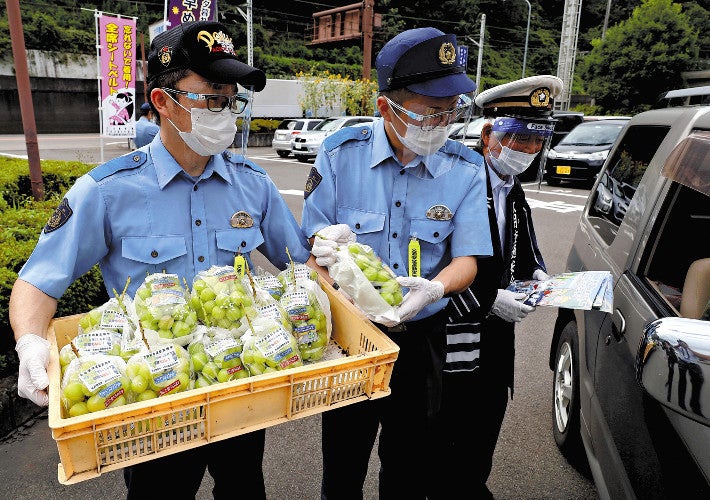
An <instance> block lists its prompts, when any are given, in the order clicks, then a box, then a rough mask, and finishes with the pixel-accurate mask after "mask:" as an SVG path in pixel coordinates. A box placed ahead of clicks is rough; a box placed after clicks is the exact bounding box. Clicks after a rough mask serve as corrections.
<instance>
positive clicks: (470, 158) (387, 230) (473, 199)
mask: <svg viewBox="0 0 710 500" xmlns="http://www.w3.org/2000/svg"><path fill="white" fill-rule="evenodd" d="M482 165H483V158H482V157H481V155H480V154H479V153H477V152H475V151H472V150H470V149H468V148H466V147H465V146H464V145H463V144H461V143H458V142H455V141H451V140H449V141H447V143H446V144H445V145H444V146H443V147H442V148H441V149H440V150H439V151H437V152H436V153H434V154H432V155H430V156H427V157H422V156H417V157H416V158H415V159H414V160H412V161H411V162H410V163H409V164H407V165H405V166H403V165H402V164H401V163H400V162H399V161H398V160H397V158H396V157H395V156H394V152H393V150H392V147H391V146H390V144H389V141H388V140H387V136H386V134H385V130H384V120H383V119H378V120H375V122H373V123H372V124H371V125H369V124H368V125H365V126H354V127H347V128H345V129H342V130H341V131H338V132H336V133H335V134H333V135H331V136H329V137H328V138H326V140H325V141H324V142H323V146H322V147H321V150H320V151H319V153H318V156H317V157H316V162H315V166H314V167H313V169H312V170H311V174H310V175H309V178H308V181H307V183H306V193H305V201H304V205H303V218H302V224H301V228H302V230H303V232H304V233H305V235H306V236H309V237H310V236H312V235H313V234H314V233H315V232H316V231H319V230H320V229H323V228H324V227H326V226H329V225H332V224H340V223H343V224H347V225H348V226H350V228H351V229H352V230H353V232H354V233H355V234H356V235H357V241H358V242H359V243H364V244H366V245H369V246H370V247H372V249H373V250H374V251H375V253H377V255H378V256H379V257H380V258H381V259H382V260H383V261H384V262H385V263H386V264H387V265H389V266H390V267H391V268H392V270H393V271H394V272H395V273H397V275H399V276H406V275H407V273H408V260H407V254H408V252H407V248H408V245H409V240H410V238H412V237H416V238H417V239H418V240H419V243H420V246H421V276H422V277H423V278H427V279H432V278H434V277H435V276H436V275H437V274H438V273H439V272H440V271H441V270H442V269H443V268H444V267H446V266H447V265H448V264H449V263H450V262H451V259H452V258H453V257H462V256H487V255H492V253H493V247H492V245H491V238H490V229H489V227H488V211H487V207H486V175H485V170H484V169H483V168H482ZM437 206H443V207H445V212H448V213H449V214H451V215H452V217H451V218H450V220H444V219H436V218H434V216H433V215H432V211H431V210H430V209H432V208H434V207H437ZM427 212H429V215H427ZM447 301H448V299H446V298H444V299H442V300H440V301H438V302H435V303H433V304H430V305H429V306H427V307H426V308H424V309H423V310H422V311H421V312H420V313H419V314H418V315H417V316H416V317H415V318H414V319H415V320H418V319H422V318H426V317H428V316H431V315H432V314H434V313H436V312H438V311H440V310H441V309H443V308H444V307H445V306H446V302H447Z"/></svg>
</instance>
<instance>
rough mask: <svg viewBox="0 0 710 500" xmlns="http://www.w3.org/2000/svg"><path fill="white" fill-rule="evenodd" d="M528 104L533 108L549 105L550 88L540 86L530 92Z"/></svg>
mask: <svg viewBox="0 0 710 500" xmlns="http://www.w3.org/2000/svg"><path fill="white" fill-rule="evenodd" d="M530 106H532V107H533V108H547V107H549V106H550V89H548V88H547V87H540V88H539V89H535V90H533V91H532V92H531V93H530Z"/></svg>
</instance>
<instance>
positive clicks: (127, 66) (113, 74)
mask: <svg viewBox="0 0 710 500" xmlns="http://www.w3.org/2000/svg"><path fill="white" fill-rule="evenodd" d="M99 45H100V47H101V50H100V56H99V59H100V67H101V116H102V128H101V132H102V135H104V136H107V137H135V136H136V121H135V107H136V106H135V96H136V20H135V19H132V18H117V17H110V16H105V15H103V14H101V16H99Z"/></svg>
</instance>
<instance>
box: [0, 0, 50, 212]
mask: <svg viewBox="0 0 710 500" xmlns="http://www.w3.org/2000/svg"><path fill="white" fill-rule="evenodd" d="M5 4H6V6H7V19H8V26H9V28H10V40H12V57H13V59H14V60H15V73H16V79H17V91H18V93H19V97H20V114H21V115H22V128H23V129H24V132H25V143H26V144H27V161H28V163H29V165H30V186H31V187H32V196H33V197H34V199H35V200H37V201H40V200H44V182H43V181H42V166H41V165H40V161H39V146H38V144H37V126H36V124H35V109H34V106H33V104H32V91H31V90H30V89H31V87H30V72H29V69H28V68H27V52H26V51H25V33H24V29H23V28H22V15H21V14H20V2H19V0H6V1H5Z"/></svg>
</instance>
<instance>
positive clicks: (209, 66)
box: [148, 21, 266, 92]
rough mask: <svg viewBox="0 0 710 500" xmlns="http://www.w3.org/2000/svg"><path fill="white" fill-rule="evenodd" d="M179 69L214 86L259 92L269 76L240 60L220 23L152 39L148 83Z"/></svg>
mask: <svg viewBox="0 0 710 500" xmlns="http://www.w3.org/2000/svg"><path fill="white" fill-rule="evenodd" d="M176 69H189V70H192V71H194V72H195V73H197V74H198V75H201V76H203V77H204V78H206V79H207V80H209V81H210V82H214V83H238V84H240V85H242V86H243V87H247V88H248V87H251V88H253V89H254V91H256V92H259V91H261V90H263V88H264V86H266V75H264V72H263V71H261V70H260V69H257V68H253V67H251V66H249V65H248V64H244V63H243V62H241V61H239V60H238V59H237V56H236V54H235V53H234V44H233V43H232V38H231V37H230V36H229V35H227V30H226V28H225V27H224V25H223V24H221V23H216V22H212V21H191V22H186V23H182V24H180V25H178V26H175V27H174V28H171V29H170V30H168V31H164V32H163V33H161V34H159V35H158V36H156V37H155V38H154V39H153V42H152V43H151V44H150V52H149V54H148V82H151V81H152V80H153V79H155V77H157V76H159V75H161V74H163V73H165V72H167V71H173V70H176Z"/></svg>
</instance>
